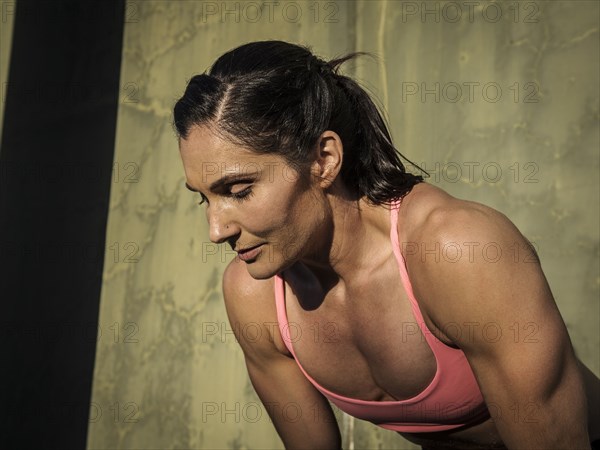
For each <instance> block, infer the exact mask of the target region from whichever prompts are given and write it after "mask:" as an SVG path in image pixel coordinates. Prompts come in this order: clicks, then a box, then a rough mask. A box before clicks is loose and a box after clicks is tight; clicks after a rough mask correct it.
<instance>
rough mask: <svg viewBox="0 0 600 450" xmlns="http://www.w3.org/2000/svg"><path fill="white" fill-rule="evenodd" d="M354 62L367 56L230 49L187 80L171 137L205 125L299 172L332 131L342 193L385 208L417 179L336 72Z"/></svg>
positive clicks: (365, 102) (365, 103)
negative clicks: (337, 143) (337, 142)
mask: <svg viewBox="0 0 600 450" xmlns="http://www.w3.org/2000/svg"><path fill="white" fill-rule="evenodd" d="M359 55H367V53H363V52H355V53H350V54H348V55H346V56H343V57H340V58H338V59H334V60H331V61H329V62H325V61H323V60H322V59H319V58H317V57H316V56H315V55H313V54H312V52H311V51H310V49H309V48H307V47H304V46H300V45H296V44H291V43H288V42H283V41H275V40H270V41H260V42H251V43H248V44H245V45H242V46H240V47H237V48H235V49H233V50H230V51H229V52H227V53H225V54H224V55H222V56H221V57H220V58H219V59H217V61H216V62H215V63H214V65H213V66H212V67H211V69H210V70H209V71H208V73H203V74H201V75H196V76H194V77H193V78H192V79H191V80H190V82H189V84H188V85H187V88H186V90H185V93H184V94H183V96H182V97H181V98H180V99H179V101H177V103H176V105H175V107H174V125H175V129H176V132H177V135H178V137H179V138H180V139H181V138H183V139H186V138H187V136H188V135H189V132H190V129H191V127H193V126H194V125H210V126H211V127H212V129H213V130H215V131H216V132H218V133H219V134H221V135H222V136H223V137H224V138H225V139H227V140H228V141H230V142H232V143H235V144H238V145H241V146H244V147H247V148H250V149H252V150H253V151H256V152H257V153H274V154H278V155H280V156H282V157H283V158H284V159H285V160H286V161H287V162H288V163H289V164H290V165H291V166H292V167H294V168H295V169H296V170H298V171H299V172H302V168H303V167H305V166H306V165H308V164H310V162H311V161H310V156H311V150H312V149H314V146H315V145H316V144H317V140H318V138H319V136H320V135H321V134H322V133H323V132H324V131H325V130H332V131H335V132H336V133H337V134H338V135H339V136H340V138H341V140H342V143H343V145H344V157H343V162H342V168H341V177H342V181H343V182H344V184H345V186H346V187H347V188H348V189H349V190H350V191H351V192H353V193H354V194H355V195H357V197H358V198H360V197H363V196H366V197H367V199H368V200H369V201H370V202H371V203H373V204H376V205H379V204H382V203H389V202H390V201H391V200H394V199H396V198H400V197H402V196H404V195H406V194H407V193H408V192H410V190H411V189H412V187H413V186H414V185H415V184H417V183H419V182H421V181H423V177H421V176H420V175H414V174H412V173H409V172H406V170H405V168H404V165H403V164H402V162H401V161H400V156H402V155H401V154H400V153H399V152H398V151H397V150H396V149H395V148H394V146H393V144H392V140H391V137H390V134H389V132H388V129H387V127H386V125H385V123H384V121H383V119H382V117H381V115H380V113H379V111H378V110H377V107H376V106H375V104H374V103H373V101H372V100H371V98H370V97H369V95H368V94H367V92H365V90H364V89H363V88H361V87H360V86H359V85H358V84H357V83H356V81H354V80H353V79H351V78H349V77H347V76H344V75H340V74H339V73H338V70H339V67H340V66H341V64H342V63H344V62H346V61H348V60H350V59H353V58H355V57H356V56H359ZM402 157H403V156H402ZM403 158H404V157H403ZM404 159H406V158H404ZM407 161H408V160H407ZM409 162H410V161H409ZM411 164H412V163H411ZM415 167H417V166H415ZM425 173H426V172H425Z"/></svg>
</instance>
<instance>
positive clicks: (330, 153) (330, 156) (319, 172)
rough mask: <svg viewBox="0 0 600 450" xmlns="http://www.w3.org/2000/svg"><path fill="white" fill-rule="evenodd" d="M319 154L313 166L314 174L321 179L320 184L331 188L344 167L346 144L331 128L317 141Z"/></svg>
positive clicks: (325, 187)
mask: <svg viewBox="0 0 600 450" xmlns="http://www.w3.org/2000/svg"><path fill="white" fill-rule="evenodd" d="M315 151H316V152H317V155H316V158H315V161H314V163H313V165H312V167H311V172H312V174H313V175H314V176H315V177H317V178H318V179H319V186H320V187H322V188H323V189H327V188H329V187H330V186H331V185H332V184H333V182H334V181H335V179H336V178H337V176H338V174H339V173H340V170H341V169H342V161H343V159H344V146H343V144H342V139H341V138H340V136H339V135H338V134H337V133H336V132H335V131H331V130H327V131H324V132H323V133H322V134H321V136H320V137H319V140H318V141H317V145H316V150H315Z"/></svg>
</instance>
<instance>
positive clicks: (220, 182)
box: [185, 172, 256, 192]
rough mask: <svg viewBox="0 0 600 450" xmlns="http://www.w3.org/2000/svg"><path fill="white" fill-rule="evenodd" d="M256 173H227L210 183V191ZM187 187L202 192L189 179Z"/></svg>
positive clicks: (246, 178)
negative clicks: (189, 182) (190, 183)
mask: <svg viewBox="0 0 600 450" xmlns="http://www.w3.org/2000/svg"><path fill="white" fill-rule="evenodd" d="M254 175H256V172H253V173H232V174H229V175H225V176H223V177H222V178H220V179H218V180H217V181H215V182H213V183H212V184H211V185H210V188H209V189H210V191H211V192H215V190H217V189H218V188H220V187H222V186H223V185H225V184H228V183H231V182H234V181H240V180H248V178H249V177H253V176H254ZM185 187H186V188H187V189H188V190H190V191H192V192H200V191H199V190H198V189H195V188H193V187H192V186H190V185H189V184H188V183H187V181H186V182H185Z"/></svg>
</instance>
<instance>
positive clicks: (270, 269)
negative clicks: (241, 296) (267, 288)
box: [240, 254, 295, 280]
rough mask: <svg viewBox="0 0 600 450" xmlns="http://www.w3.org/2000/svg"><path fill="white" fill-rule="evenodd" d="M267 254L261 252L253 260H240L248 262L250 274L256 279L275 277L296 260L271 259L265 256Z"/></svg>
mask: <svg viewBox="0 0 600 450" xmlns="http://www.w3.org/2000/svg"><path fill="white" fill-rule="evenodd" d="M264 256H267V255H266V254H261V255H260V256H259V257H258V258H256V259H255V260H253V261H248V262H244V261H240V262H241V263H242V264H246V270H247V271H248V274H249V275H250V276H251V277H252V278H254V279H255V280H268V279H269V278H273V277H274V276H275V275H277V274H279V273H281V272H283V271H284V270H286V269H288V268H289V267H291V266H292V265H294V262H295V261H270V260H269V258H268V257H267V258H263V257H264Z"/></svg>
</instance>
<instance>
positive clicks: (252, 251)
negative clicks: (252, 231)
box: [237, 244, 263, 261]
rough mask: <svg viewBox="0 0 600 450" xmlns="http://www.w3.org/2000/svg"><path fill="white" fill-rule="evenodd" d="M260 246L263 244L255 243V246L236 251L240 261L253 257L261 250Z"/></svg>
mask: <svg viewBox="0 0 600 450" xmlns="http://www.w3.org/2000/svg"><path fill="white" fill-rule="evenodd" d="M262 246H263V244H260V245H257V246H256V247H250V248H249V249H247V250H240V251H238V252H237V254H238V257H239V258H240V259H241V260H242V261H249V260H251V259H254V258H256V257H257V256H258V255H259V253H260V252H261V251H262V248H261V247H262Z"/></svg>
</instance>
